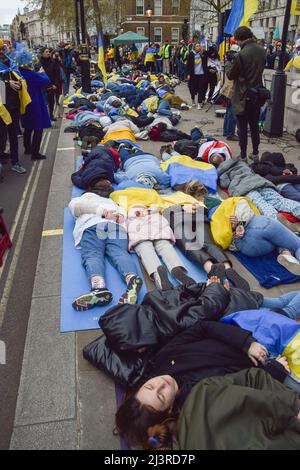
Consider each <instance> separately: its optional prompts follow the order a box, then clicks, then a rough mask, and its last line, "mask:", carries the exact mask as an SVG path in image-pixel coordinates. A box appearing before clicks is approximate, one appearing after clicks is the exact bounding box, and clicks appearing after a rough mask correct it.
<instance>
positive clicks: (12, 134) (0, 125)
mask: <svg viewBox="0 0 300 470" xmlns="http://www.w3.org/2000/svg"><path fill="white" fill-rule="evenodd" d="M6 108H7V110H8V112H9V114H10V116H11V118H12V123H11V124H9V126H7V125H6V124H5V123H4V121H3V120H2V119H0V154H3V153H4V152H5V148H6V142H7V136H8V139H9V146H10V158H11V163H12V164H13V165H14V164H15V163H18V162H19V144H18V133H19V126H20V111H19V110H18V109H11V108H9V106H7V105H6Z"/></svg>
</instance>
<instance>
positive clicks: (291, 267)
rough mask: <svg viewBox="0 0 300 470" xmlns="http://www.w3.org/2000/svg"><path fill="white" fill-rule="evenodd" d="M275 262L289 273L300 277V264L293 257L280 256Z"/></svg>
mask: <svg viewBox="0 0 300 470" xmlns="http://www.w3.org/2000/svg"><path fill="white" fill-rule="evenodd" d="M277 262H278V263H279V264H281V266H283V267H284V268H285V269H287V270H288V271H289V272H290V273H292V274H295V275H296V276H300V263H299V261H298V260H297V259H296V258H295V257H294V256H292V255H284V254H281V255H279V256H278V257H277Z"/></svg>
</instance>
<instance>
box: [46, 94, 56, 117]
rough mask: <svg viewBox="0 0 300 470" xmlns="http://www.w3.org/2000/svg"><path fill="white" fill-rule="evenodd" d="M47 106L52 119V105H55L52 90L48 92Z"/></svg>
mask: <svg viewBox="0 0 300 470" xmlns="http://www.w3.org/2000/svg"><path fill="white" fill-rule="evenodd" d="M47 95H48V106H49V114H50V118H51V119H52V118H53V112H54V105H55V93H54V90H51V91H48V93H47Z"/></svg>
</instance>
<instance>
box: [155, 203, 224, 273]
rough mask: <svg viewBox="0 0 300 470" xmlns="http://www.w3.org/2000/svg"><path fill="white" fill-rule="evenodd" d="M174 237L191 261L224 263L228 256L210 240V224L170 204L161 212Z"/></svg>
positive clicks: (198, 216) (201, 263) (201, 264)
mask: <svg viewBox="0 0 300 470" xmlns="http://www.w3.org/2000/svg"><path fill="white" fill-rule="evenodd" d="M163 216H164V217H165V218H166V219H167V220H168V222H169V224H170V227H171V229H172V230H173V232H174V235H175V238H176V245H177V246H178V248H179V249H180V250H181V251H182V252H183V253H184V254H185V255H186V256H187V258H189V259H190V260H192V261H195V262H196V263H199V264H200V266H204V264H205V263H206V262H207V261H212V263H225V262H226V261H227V262H228V261H229V260H228V258H227V256H226V255H225V253H224V252H223V251H222V250H221V249H220V248H218V247H217V246H216V245H215V244H214V242H213V241H212V236H211V231H210V224H209V222H205V220H204V219H202V220H201V215H199V214H198V215H197V216H196V215H193V214H187V213H185V212H182V210H181V207H180V206H172V207H170V208H168V209H166V210H165V211H164V212H163Z"/></svg>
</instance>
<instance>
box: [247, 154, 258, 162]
mask: <svg viewBox="0 0 300 470" xmlns="http://www.w3.org/2000/svg"><path fill="white" fill-rule="evenodd" d="M248 158H249V160H250V161H251V162H253V163H258V162H259V154H255V153H250V155H249V156H248Z"/></svg>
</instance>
